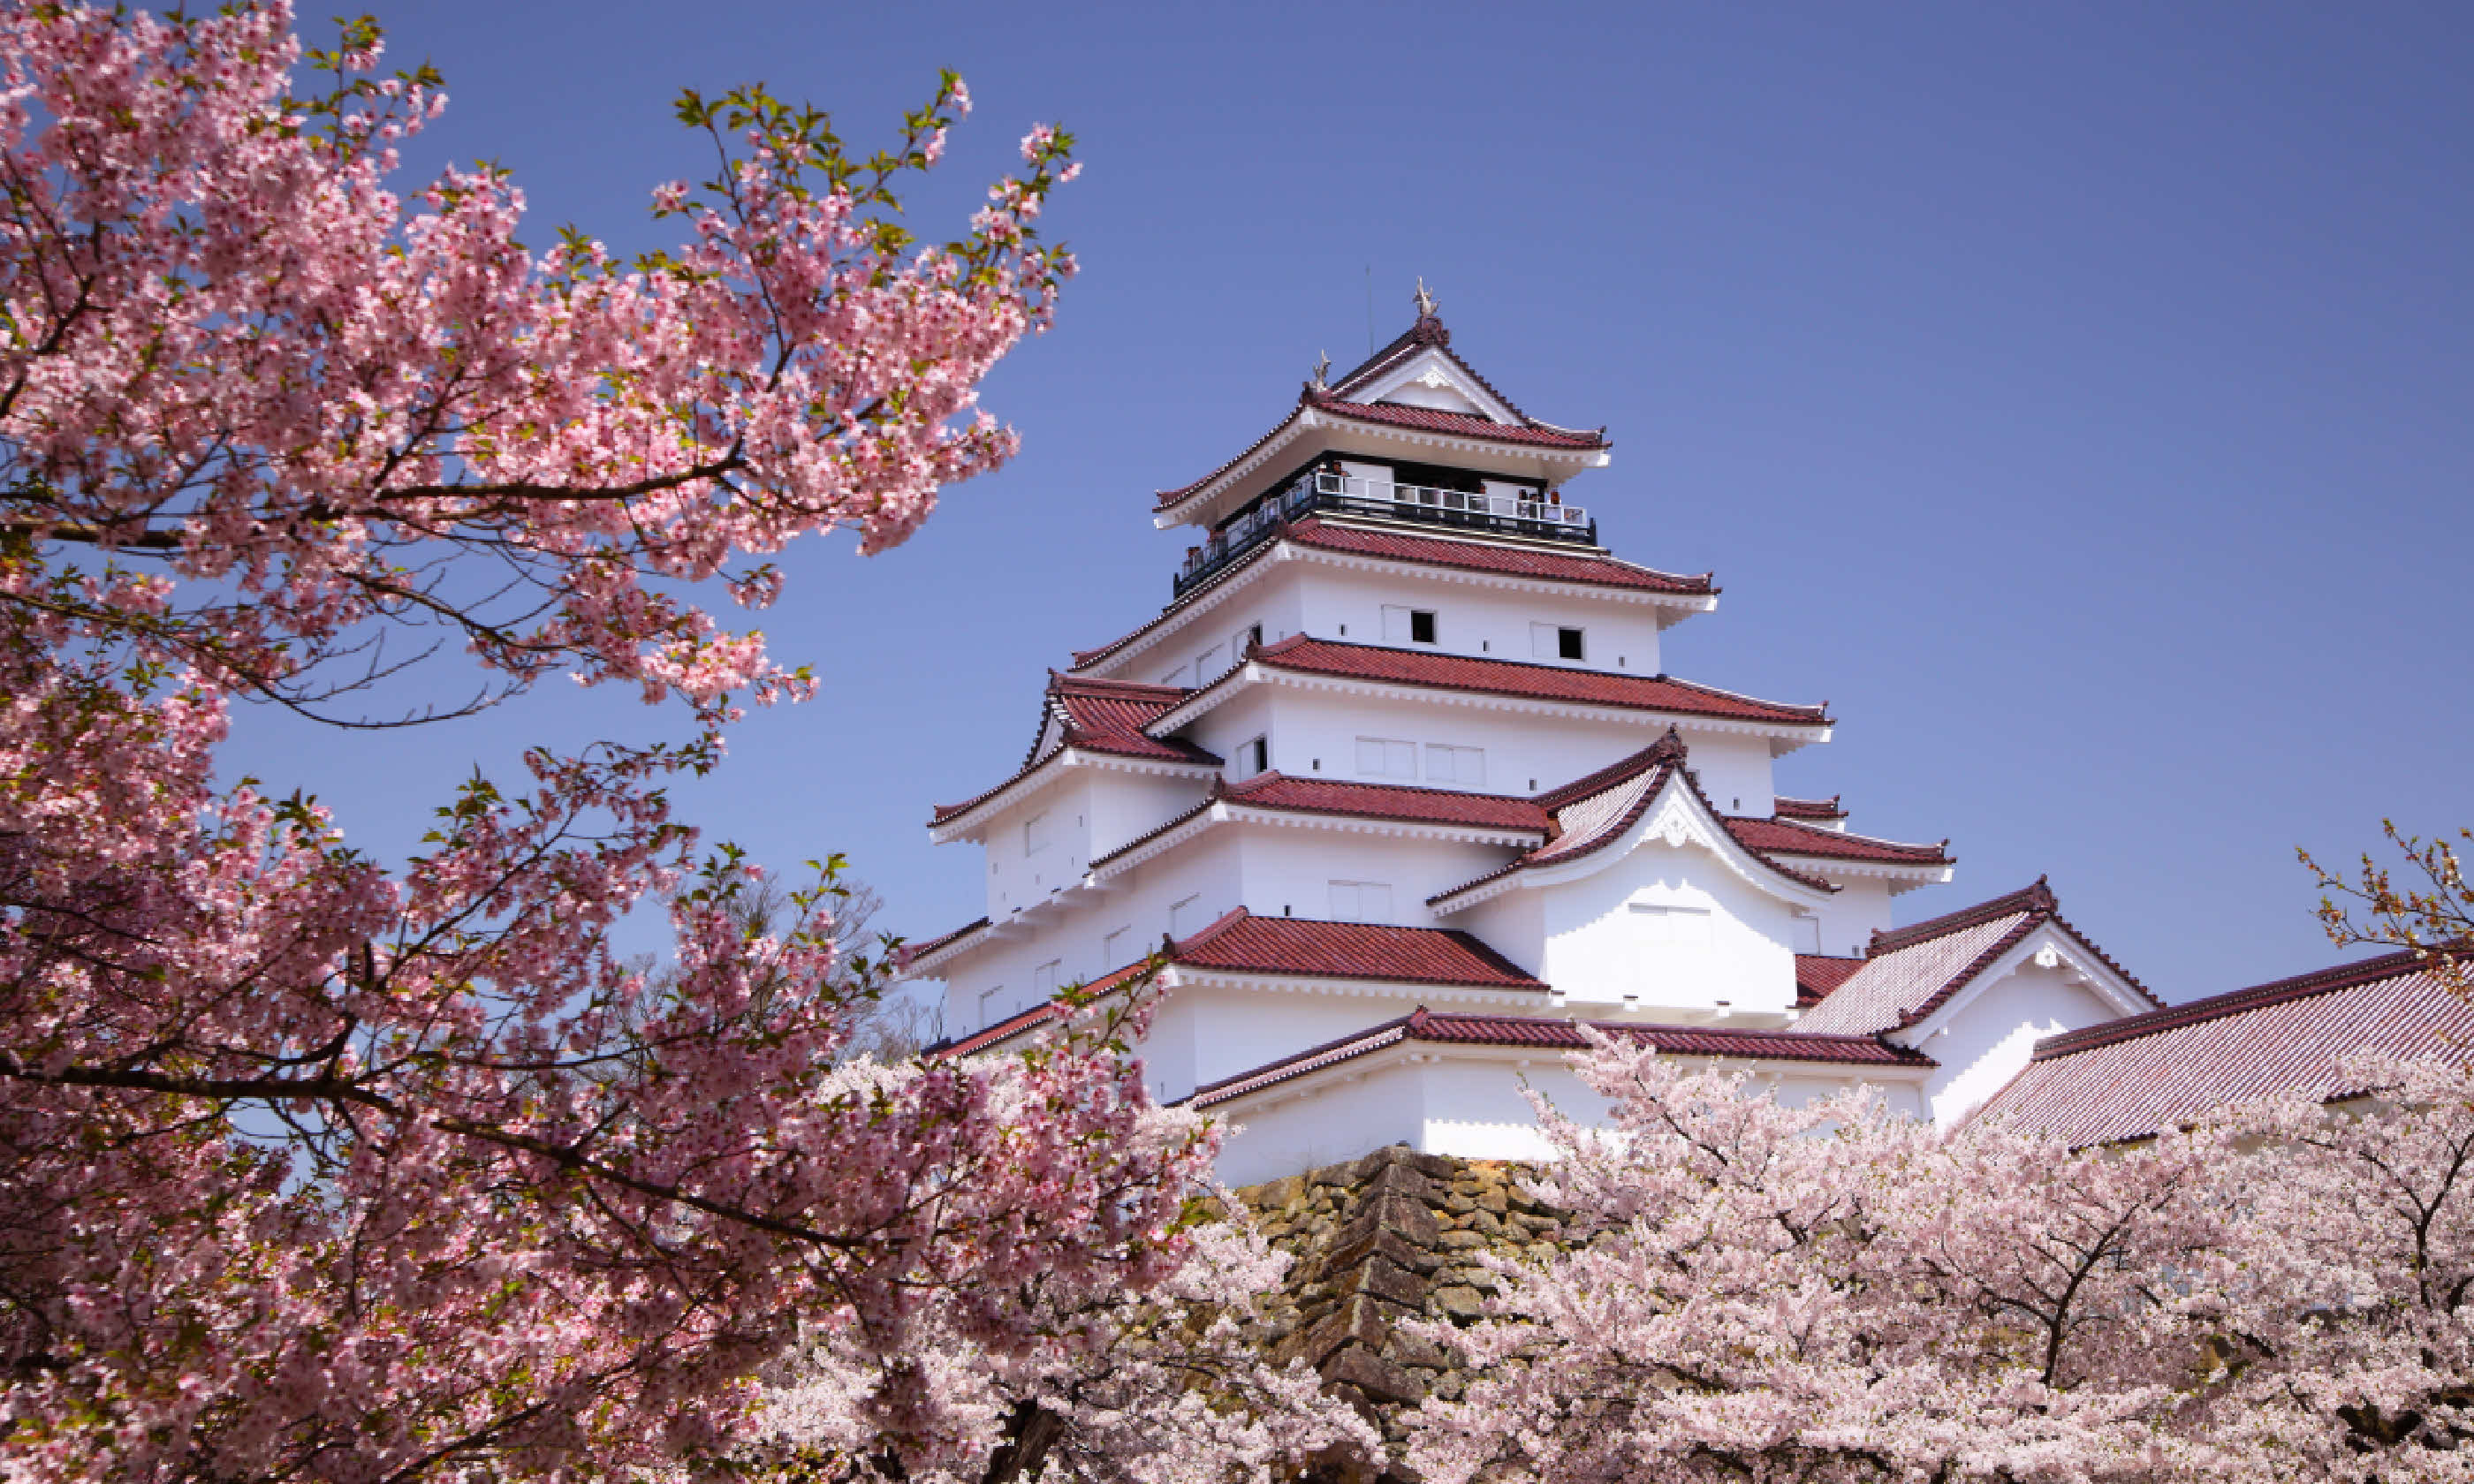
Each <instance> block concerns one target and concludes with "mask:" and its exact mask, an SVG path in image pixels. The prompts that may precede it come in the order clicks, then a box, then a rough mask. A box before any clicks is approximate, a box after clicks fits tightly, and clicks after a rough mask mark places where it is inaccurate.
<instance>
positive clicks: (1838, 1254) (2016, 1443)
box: [1410, 1039, 2474, 1484]
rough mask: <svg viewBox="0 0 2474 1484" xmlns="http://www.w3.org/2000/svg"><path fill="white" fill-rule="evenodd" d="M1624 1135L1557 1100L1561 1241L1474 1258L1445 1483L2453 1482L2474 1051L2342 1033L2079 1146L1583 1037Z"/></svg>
mask: <svg viewBox="0 0 2474 1484" xmlns="http://www.w3.org/2000/svg"><path fill="white" fill-rule="evenodd" d="M1575 1061H1576V1063H1577V1065H1578V1066H1579V1069H1580V1070H1581V1072H1582V1073H1583V1075H1584V1078H1585V1080H1586V1081H1587V1082H1588V1083H1589V1085H1590V1086H1591V1087H1592V1089H1595V1090H1596V1091H1598V1092H1601V1093H1604V1094H1605V1095H1607V1096H1608V1097H1609V1098H1610V1099H1611V1100H1612V1103H1613V1110H1614V1118H1613V1130H1612V1132H1610V1131H1608V1130H1604V1129H1591V1128H1585V1127H1582V1126H1580V1125H1579V1124H1576V1123H1574V1122H1572V1121H1569V1120H1567V1119H1564V1118H1561V1117H1558V1116H1556V1115H1555V1114H1554V1113H1552V1111H1551V1110H1547V1111H1546V1114H1545V1115H1546V1117H1547V1119H1548V1127H1549V1129H1550V1132H1551V1134H1552V1137H1554V1139H1555V1141H1556V1144H1557V1145H1558V1148H1559V1152H1560V1155H1561V1158H1560V1159H1559V1160H1558V1161H1557V1162H1556V1163H1554V1164H1553V1165H1552V1166H1551V1167H1550V1168H1549V1171H1548V1173H1546V1174H1545V1175H1544V1176H1543V1177H1542V1178H1541V1179H1540V1181H1539V1183H1538V1185H1539V1193H1540V1196H1541V1198H1543V1199H1546V1200H1549V1201H1552V1202H1554V1203H1556V1204H1558V1205H1560V1206H1563V1207H1564V1208H1567V1209H1569V1210H1570V1211H1571V1212H1572V1213H1573V1218H1574V1219H1573V1226H1572V1230H1573V1231H1574V1232H1575V1233H1579V1234H1580V1235H1581V1237H1582V1240H1581V1243H1580V1245H1578V1246H1577V1247H1576V1248H1575V1249H1574V1250H1572V1251H1570V1252H1568V1253H1565V1254H1563V1255H1561V1256H1559V1257H1553V1258H1551V1259H1549V1260H1545V1261H1541V1262H1536V1263H1527V1262H1519V1261H1509V1260H1501V1259H1497V1260H1495V1261H1494V1262H1493V1263H1492V1265H1493V1266H1494V1267H1495V1269H1496V1271H1497V1274H1498V1279H1499V1281H1500V1284H1501V1289H1500V1292H1499V1293H1498V1295H1497V1296H1496V1298H1495V1299H1493V1300H1492V1301H1491V1302H1490V1304H1489V1309H1488V1313H1487V1314H1486V1315H1485V1316H1484V1317H1483V1318H1482V1319H1481V1321H1480V1322H1478V1323H1476V1324H1474V1325H1472V1326H1470V1327H1468V1328H1452V1327H1450V1326H1443V1327H1440V1328H1437V1329H1436V1330H1435V1333H1434V1337H1435V1338H1437V1339H1439V1340H1440V1341H1442V1342H1443V1343H1445V1344H1447V1345H1450V1346H1452V1347H1454V1348H1455V1349H1456V1350H1457V1351H1458V1352H1459V1353H1460V1354H1461V1355H1462V1357H1463V1359H1464V1362H1465V1365H1466V1367H1467V1369H1468V1370H1469V1371H1470V1372H1471V1373H1472V1374H1473V1375H1475V1376H1476V1377H1477V1378H1476V1379H1475V1380H1473V1381H1472V1382H1471V1384H1470V1385H1469V1387H1468V1389H1467V1394H1466V1395H1465V1396H1464V1397H1462V1398H1461V1399H1460V1400H1451V1401H1445V1400H1435V1401H1430V1402H1428V1403H1427V1404H1426V1405H1425V1406H1424V1407H1423V1408H1422V1409H1421V1410H1420V1411H1419V1414H1418V1415H1417V1416H1416V1417H1415V1418H1414V1419H1412V1425H1413V1429H1414V1432H1415V1437H1414V1439H1413V1442H1412V1445H1411V1448H1410V1455H1411V1460H1412V1462H1413V1464H1414V1465H1415V1466H1416V1468H1417V1469H1418V1470H1419V1473H1420V1474H1421V1475H1422V1476H1423V1477H1425V1478H1427V1479H1430V1480H1433V1481H1436V1484H1466V1481H1468V1480H1473V1479H1497V1478H1501V1479H1511V1478H1519V1479H1535V1480H1540V1481H1546V1484H1612V1481H1614V1480H1618V1479H1620V1480H1626V1481H1660V1480H1672V1481H1679V1484H1680V1481H1686V1480H1690V1481H1705V1480H1707V1481H1715V1480H1721V1479H1727V1480H1738V1479H1780V1480H1784V1479H1798V1480H1817V1481H1848V1484H1855V1481H1875V1480H1880V1481H1888V1480H1905V1479H1936V1480H1976V1479H1980V1480H2071V1481H2094V1480H2112V1481H2122V1484H2131V1481H2142V1484H2145V1481H2174V1480H2186V1481H2193V1484H2197V1481H2213V1480H2224V1479H2253V1478H2258V1479H2326V1480H2350V1481H2363V1484H2368V1481H2371V1480H2381V1481H2389V1484H2397V1481H2438V1480H2462V1479H2465V1478H2467V1477H2469V1468H2474V1463H2469V1459H2468V1452H2469V1450H2468V1448H2466V1446H2465V1445H2466V1444H2467V1443H2468V1442H2469V1441H2474V1333H2469V1327H2468V1320H2469V1318H2474V1313H2469V1310H2468V1308H2467V1300H2468V1296H2469V1294H2474V1190H2469V1188H2468V1185H2467V1177H2468V1173H2469V1168H2474V1073H2469V1072H2468V1071H2466V1070H2465V1069H2463V1068H2460V1067H2452V1066H2447V1065H2437V1064H2427V1063H2426V1064H2392V1063H2386V1062H2381V1061H2377V1060H2372V1059H2363V1060H2358V1061H2356V1062H2354V1063H2352V1064H2351V1065H2349V1067H2348V1072H2349V1076H2348V1078H2347V1082H2346V1085H2347V1086H2349V1087H2352V1088H2355V1089H2361V1090H2362V1093H2363V1095H2362V1096H2360V1097H2350V1098H2345V1099H2341V1100H2340V1102H2339V1105H2338V1106H2336V1107H2334V1108H2332V1107H2330V1106H2327V1105H2324V1104H2323V1103H2322V1102H2321V1101H2319V1100H2318V1099H2316V1098H2311V1097H2299V1096H2296V1097H2290V1098H2283V1099H2272V1100H2269V1101H2267V1102H2263V1103H2258V1104H2253V1105H2249V1106H2244V1107H2238V1108H2231V1109H2227V1110H2225V1111H2224V1112H2223V1113H2221V1114H2220V1115H2219V1116H2217V1117H2214V1118H2212V1119H2210V1120H2208V1121H2206V1122H2205V1123H2203V1124H2201V1125H2200V1126H2197V1127H2194V1128H2188V1129H2180V1130H2165V1131H2162V1132H2160V1134H2159V1135H2158V1136H2157V1137H2153V1138H2148V1139H2143V1140H2137V1141H2132V1142H2130V1143H2128V1144H2124V1145H2122V1146H2117V1147H2108V1148H2098V1149H2084V1150H2074V1149H2072V1148H2069V1147H2067V1146H2065V1145H2062V1144H2059V1143H2056V1142H2055V1141H2053V1140H2051V1139H2050V1138H2046V1137H2041V1136H2039V1135H2037V1134H2035V1133H2034V1132H2032V1131H2029V1130H2025V1129H2019V1128H2011V1127H2004V1126H2001V1125H1999V1124H1992V1123H1979V1124H1971V1125H1966V1126H1962V1127H1961V1128H1959V1129H1958V1130H1955V1131H1953V1132H1950V1133H1947V1134H1942V1133H1936V1132H1935V1131H1934V1129H1933V1128H1932V1126H1931V1125H1930V1124H1929V1123H1926V1122H1922V1121H1919V1120H1916V1119H1913V1118H1910V1117H1906V1116H1904V1115H1898V1114H1893V1113H1889V1112H1887V1111H1886V1110H1885V1109H1884V1108H1883V1106H1882V1105H1881V1103H1880V1100H1879V1099H1878V1098H1876V1097H1875V1096H1873V1095H1872V1094H1871V1093H1870V1092H1868V1091H1860V1090H1858V1091H1850V1092H1846V1093H1842V1094H1839V1095H1836V1096H1832V1097H1828V1098H1824V1099H1820V1100H1818V1101H1815V1102H1812V1103H1809V1104H1807V1105H1805V1106H1802V1107H1792V1106H1787V1105H1785V1104H1784V1103H1782V1102H1781V1101H1779V1100H1777V1099H1775V1098H1772V1097H1768V1096H1760V1095H1754V1093H1755V1092H1756V1091H1757V1089H1752V1088H1748V1087H1747V1086H1746V1079H1745V1077H1744V1076H1743V1075H1742V1074H1741V1073H1739V1072H1729V1071H1724V1070H1718V1069H1710V1068H1699V1069H1696V1068H1692V1067H1687V1066H1684V1065H1678V1064H1677V1063H1675V1062H1673V1061H1672V1060H1668V1059H1664V1058H1661V1057H1660V1056H1659V1055H1658V1054H1657V1053H1656V1052H1654V1051H1652V1050H1650V1049H1648V1048H1647V1047H1645V1046H1642V1045H1637V1044H1629V1043H1616V1042H1613V1041H1604V1040H1603V1039H1601V1042H1600V1044H1599V1045H1598V1046H1597V1047H1596V1048H1595V1049H1594V1050H1592V1051H1590V1052H1589V1053H1585V1054H1582V1055H1580V1056H1578V1057H1576V1058H1575Z"/></svg>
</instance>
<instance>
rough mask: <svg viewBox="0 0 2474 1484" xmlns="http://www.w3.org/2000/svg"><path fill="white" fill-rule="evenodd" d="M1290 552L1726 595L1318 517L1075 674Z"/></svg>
mask: <svg viewBox="0 0 2474 1484" xmlns="http://www.w3.org/2000/svg"><path fill="white" fill-rule="evenodd" d="M1284 545H1285V546H1288V547H1290V548H1292V549H1294V550H1299V551H1304V552H1308V553H1317V554H1322V555H1326V556H1330V557H1340V558H1348V559H1355V560H1359V561H1366V562H1396V563H1398V564H1400V565H1404V566H1418V567H1427V568H1433V569H1439V570H1443V571H1450V572H1457V573H1465V574H1467V575H1469V576H1471V577H1475V578H1480V579H1483V578H1489V577H1492V578H1498V579H1501V580H1502V581H1504V582H1506V583H1510V584H1518V583H1546V584H1566V585H1570V586H1577V587H1586V588H1594V589H1598V590H1600V591H1604V592H1611V593H1625V594H1637V595H1638V597H1637V598H1636V599H1635V601H1656V600H1680V599H1691V600H1695V601H1694V602H1693V603H1691V604H1687V605H1686V607H1706V606H1708V605H1709V604H1710V603H1712V602H1714V601H1715V600H1716V598H1717V596H1718V593H1719V591H1720V589H1719V587H1718V586H1717V583H1716V581H1715V578H1714V574H1712V573H1709V572H1702V573H1698V574H1683V573H1675V572H1661V571H1658V570H1657V569H1655V568H1653V567H1645V566H1640V565H1637V563H1634V562H1623V561H1619V560H1617V559H1616V558H1613V557H1611V556H1608V555H1606V554H1604V553H1602V552H1590V553H1581V552H1571V551H1559V550H1547V549H1543V548H1541V547H1539V546H1533V545H1523V544H1519V543H1516V542H1511V541H1494V540H1483V539H1473V538H1463V537H1447V536H1435V535H1430V534H1427V533H1423V532H1411V531H1406V530H1402V531H1392V530H1385V529H1377V528H1375V527H1372V526H1369V525H1366V524H1363V523H1359V522H1339V521H1329V520H1325V519H1323V518H1322V516H1319V515H1309V516H1307V517H1306V518H1304V519H1302V520H1298V521H1296V522H1294V523H1292V524H1290V525H1289V526H1287V527H1286V528H1285V529H1284V530H1282V531H1280V532H1279V533H1278V534H1276V535H1274V536H1273V537H1271V538H1270V539H1266V540H1264V541H1263V542H1262V543H1261V544H1260V545H1258V546H1256V547H1255V548H1254V549H1253V550H1252V551H1249V552H1248V553H1246V555H1245V556H1243V557H1241V558H1239V559H1238V560H1237V561H1236V562H1233V563H1231V564H1230V565H1229V566H1227V567H1226V568H1225V569H1223V570H1222V571H1221V572H1220V574H1219V575H1218V576H1217V577H1215V578H1214V579H1213V580H1212V582H1211V583H1209V584H1208V585H1206V586H1202V587H1200V588H1197V589H1196V590H1194V591H1192V592H1189V593H1187V594H1186V595H1185V596H1184V597H1181V598H1179V599H1178V600H1177V601H1176V602H1175V603H1172V604H1170V605H1169V606H1168V607H1167V609H1165V610H1162V611H1161V613H1160V615H1159V616H1158V617H1157V618H1154V619H1152V620H1151V621H1150V622H1149V623H1146V624H1144V625H1143V626H1142V627H1141V628H1138V629H1135V630H1134V631H1132V632H1131V633H1129V634H1124V635H1122V636H1120V637H1118V638H1116V639H1112V640H1110V641H1109V642H1108V643H1105V644H1103V645H1101V646H1100V647H1099V648H1097V649H1078V650H1076V651H1074V658H1073V665H1074V669H1075V671H1077V672H1080V671H1084V670H1088V669H1089V668H1090V667H1091V666H1093V665H1095V664H1098V663H1100V662H1101V661H1103V660H1104V659H1107V658H1110V657H1111V656H1113V655H1116V654H1118V653H1119V652H1121V651H1123V650H1124V649H1126V648H1127V647H1128V645H1131V644H1134V643H1135V642H1137V641H1138V640H1140V639H1142V638H1143V637H1144V636H1145V635H1146V634H1152V633H1154V632H1155V631H1157V630H1159V629H1161V628H1163V627H1165V626H1167V625H1170V624H1173V623H1175V622H1176V621H1177V620H1178V619H1180V618H1182V617H1183V616H1185V613H1186V611H1187V610H1189V609H1190V608H1191V607H1192V606H1193V604H1194V601H1195V599H1197V598H1199V597H1201V596H1202V595H1204V594H1206V593H1213V592H1218V591H1221V590H1224V589H1225V588H1226V587H1227V586H1231V585H1233V583H1234V582H1235V580H1236V579H1237V578H1238V576H1239V574H1241V573H1250V572H1252V571H1254V570H1256V569H1258V568H1259V567H1260V565H1261V564H1263V563H1264V562H1269V561H1271V560H1272V553H1273V551H1275V550H1276V549H1278V548H1280V547H1282V546H1284Z"/></svg>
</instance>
